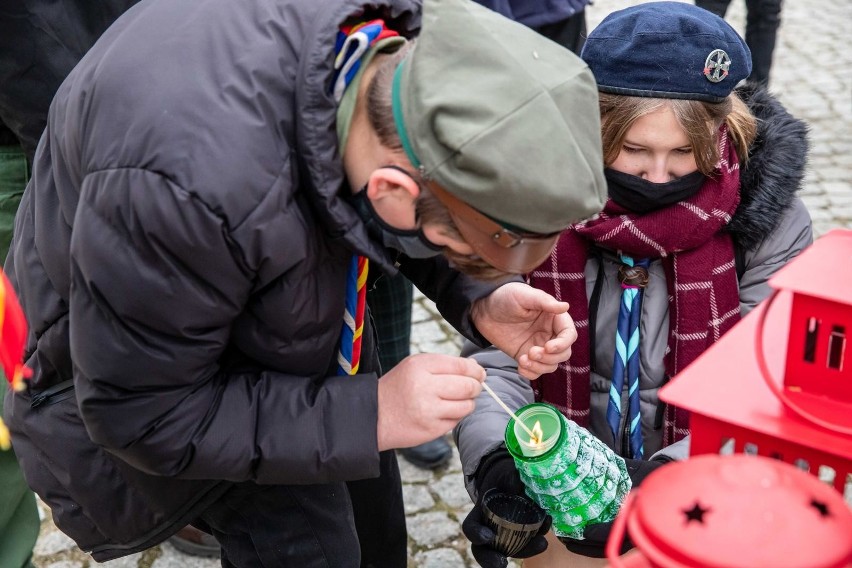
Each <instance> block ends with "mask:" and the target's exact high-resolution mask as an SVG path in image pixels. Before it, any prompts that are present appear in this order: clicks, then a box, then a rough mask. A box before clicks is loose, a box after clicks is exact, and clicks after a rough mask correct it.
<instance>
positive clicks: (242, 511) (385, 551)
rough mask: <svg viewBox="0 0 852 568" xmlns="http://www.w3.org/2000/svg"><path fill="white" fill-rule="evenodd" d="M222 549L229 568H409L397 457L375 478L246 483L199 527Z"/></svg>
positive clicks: (390, 455)
mask: <svg viewBox="0 0 852 568" xmlns="http://www.w3.org/2000/svg"><path fill="white" fill-rule="evenodd" d="M193 524H194V525H196V526H197V527H198V528H200V529H202V530H204V531H207V532H209V533H210V534H212V535H213V536H215V537H216V540H218V541H219V543H220V544H221V546H222V554H221V558H222V567H223V568H287V567H290V566H293V567H298V568H357V567H369V568H405V566H406V563H407V555H408V553H407V535H406V531H405V513H404V510H403V505H402V484H401V482H400V477H399V468H398V467H397V463H396V455H395V454H394V452H393V451H389V452H382V454H381V475H380V477H378V478H375V479H366V480H362V481H352V482H348V483H328V484H323V485H257V484H254V483H240V484H238V485H235V486H234V487H233V488H232V489H231V490H230V491H228V492H227V493H225V495H223V496H222V498H221V499H219V501H217V502H216V503H214V504H213V505H212V506H211V507H209V508H208V509H207V510H206V511H205V512H204V513H203V514H202V515H201V516H200V517H199V519H198V520H197V521H196V522H195V523H193Z"/></svg>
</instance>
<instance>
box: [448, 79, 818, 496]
mask: <svg viewBox="0 0 852 568" xmlns="http://www.w3.org/2000/svg"><path fill="white" fill-rule="evenodd" d="M737 93H738V94H739V96H740V97H741V98H742V99H743V100H744V101H745V103H746V104H747V105H748V106H749V108H750V109H751V111H752V113H753V114H754V115H755V116H756V117H757V119H758V135H757V139H756V140H755V142H754V143H753V144H752V146H751V148H749V160H748V162H747V163H746V164H745V167H744V168H743V171H742V172H741V174H740V196H741V200H740V205H739V206H738V208H737V210H736V212H735V213H734V216H733V219H732V221H731V223H730V224H729V225H728V227H727V229H728V230H729V231H730V232H731V234H732V236H733V238H734V246H735V253H736V263H737V276H738V280H739V299H740V313H741V314H742V315H746V314H747V313H748V312H749V311H751V309H752V308H754V307H755V306H756V305H757V304H758V303H760V302H761V301H762V300H763V299H765V298H766V297H767V296H768V295H769V293H770V289H769V285H768V284H767V281H768V280H769V278H770V277H771V276H772V275H773V274H774V273H775V272H776V271H778V269H780V268H781V267H782V266H784V265H785V264H786V263H787V262H789V261H790V260H791V259H792V258H794V257H795V256H796V255H798V254H799V252H801V251H802V249H804V248H805V247H806V246H808V245H809V244H811V242H812V240H813V234H812V227H811V220H810V216H809V215H808V212H807V209H805V206H804V204H803V203H802V201H801V200H800V199H799V198H797V197H796V191H798V189H799V188H800V186H801V183H802V179H803V177H804V173H805V162H806V160H807V151H808V143H807V128H806V126H805V124H804V123H803V122H802V121H801V120H797V119H795V118H793V117H792V116H790V114H789V113H788V112H787V111H786V110H785V109H784V107H782V106H781V104H780V103H779V102H778V101H777V100H776V99H774V98H773V97H772V96H770V95H769V94H768V93H767V92H766V91H764V90H758V91H755V90H753V89H751V88H747V89H738V91H737ZM596 250H597V253H598V254H592V255H590V257H589V260H588V261H587V262H586V267H585V275H586V292H587V296H588V298H589V299H590V303H594V305H595V309H594V310H593V311H592V313H590V315H589V317H590V325H589V329H594V334H595V335H594V338H593V339H594V340H593V341H592V345H593V346H594V353H592V354H591V356H592V361H593V366H592V371H591V376H590V380H591V401H590V402H591V407H590V409H591V415H590V423H589V430H590V431H591V432H592V433H593V434H595V435H596V436H597V437H598V438H599V439H600V440H601V441H603V442H604V443H606V444H609V445H610V446H611V447H612V449H613V450H615V451H616V452H619V453H620V452H621V451H622V448H621V447H620V444H618V445H615V444H613V436H612V433H611V431H610V428H609V424H608V423H607V421H606V408H607V404H608V400H609V396H610V395H609V393H610V385H611V384H612V381H611V377H612V368H613V355H614V353H615V327H616V323H617V321H618V310H619V305H620V303H621V285H620V283H619V280H618V277H617V275H618V270H619V267H620V266H621V262H620V261H619V259H618V258H617V256H616V255H615V254H614V253H613V252H612V251H607V250H604V249H600V248H598V249H596ZM648 272H649V274H650V279H649V283H648V287H647V288H646V289H645V292H644V296H643V300H642V315H641V318H642V319H641V323H640V326H641V334H642V341H641V344H640V364H639V367H640V368H639V401H640V414H641V424H642V435H643V438H644V445H645V451H646V456H648V457H650V456H651V455H652V454H653V453H654V452H657V451H658V450H660V448H661V446H662V430H661V427H662V422H663V420H662V418H663V413H662V410H663V406H662V404H661V402H660V400H659V398H658V396H657V393H658V391H659V389H660V388H661V387H662V386H663V385H664V384H665V382H666V380H667V376H666V370H665V364H664V355H665V353H666V350H667V348H668V336H669V311H668V286H667V285H666V275H665V272H664V270H663V267H662V264H661V262H660V261H659V260H655V261H653V262H651V265H650V266H649V268H648ZM593 299H594V301H593ZM471 351H473V350H471ZM476 358H477V360H478V361H479V362H480V364H482V365H483V366H484V367H486V369H487V370H488V383H489V384H490V385H491V387H492V388H493V389H494V390H495V391H497V392H498V393H500V396H501V398H502V399H503V400H504V401H506V402H507V403H509V405H510V406H512V407H513V408H520V407H521V406H523V405H524V404H527V403H529V402H532V400H533V393H532V388H531V387H530V384H529V381H526V380H524V379H519V378H518V375H517V371H516V366H515V363H514V361H513V360H512V359H510V358H508V357H507V356H505V355H503V354H502V353H499V352H496V351H495V350H493V349H489V350H486V351H482V352H480V353H478V354H477V355H476ZM623 396H624V397H625V398H624V400H623V401H622V405H623V407H624V408H626V407H627V406H626V405H627V398H626V397H627V391H626V390H625V391H624V393H623ZM626 414H627V413H625V416H624V417H623V418H622V421H623V422H622V428H623V427H624V421H626V420H627V416H626ZM505 427H506V414H505V412H504V411H503V410H502V409H501V408H499V407H498V406H497V405H496V404H495V403H494V402H493V401H492V400H491V398H490V397H488V396H481V397H480V398H479V399H478V400H477V403H476V411H475V412H474V413H473V414H471V415H469V416H467V417H466V418H464V419H463V420H462V421H461V422H460V423H459V426H458V427H457V428H456V431H455V434H456V439H457V442H458V446H459V453H460V455H461V459H462V465H463V467H464V472H465V473H466V474H467V476H472V475H473V473H474V472H475V471H476V468H477V467H478V465H479V462H480V460H481V458H482V457H483V456H485V455H487V454H488V453H489V452H491V451H493V450H494V449H495V448H496V447H497V446H499V445H500V444H501V443H502V442H503V438H502V434H501V433H502V432H503V430H504V429H505ZM687 439H688V438H687ZM674 446H677V447H674ZM663 451H664V452H665V453H667V454H668V455H669V456H670V457H674V458H680V457H684V456H685V454H686V453H687V452H688V443H687V444H675V445H673V446H672V447H669V448H666V449H664V450H663ZM467 479H470V477H467ZM468 489H469V491H471V492H472V491H473V486H472V484H470V483H469V484H468Z"/></svg>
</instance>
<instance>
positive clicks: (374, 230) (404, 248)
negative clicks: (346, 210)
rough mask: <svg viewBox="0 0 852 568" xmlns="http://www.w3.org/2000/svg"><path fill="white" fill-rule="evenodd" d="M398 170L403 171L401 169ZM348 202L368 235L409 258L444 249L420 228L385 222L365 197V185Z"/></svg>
mask: <svg viewBox="0 0 852 568" xmlns="http://www.w3.org/2000/svg"><path fill="white" fill-rule="evenodd" d="M395 169H396V168H395ZM400 171H403V172H405V171H404V170H401V169H400ZM405 173H408V172H405ZM350 202H351V203H352V206H353V207H354V208H355V211H356V212H357V213H358V216H359V217H360V218H361V221H363V222H364V226H365V227H367V232H368V233H370V236H372V237H373V238H374V239H377V240H379V241H380V242H381V243H382V244H383V245H385V246H386V247H388V248H392V249H394V250H397V251H399V252H401V253H402V254H404V255H406V256H407V257H409V258H431V257H433V256H438V255H439V254H441V252H442V251H443V250H444V249H443V247H440V246H438V245H435V244H432V243H431V242H430V241H429V239H427V238H426V235H424V234H423V231H422V230H421V229H420V228H417V229H397V228H396V227H393V226H391V225H389V224H387V223H386V222H385V221H384V220H383V219H382V218H381V216H379V214H378V213H377V212H376V210H375V208H374V207H373V204H372V203H371V202H370V198H369V197H367V186H366V185H365V186H364V187H363V188H362V189H361V191H359V192H358V193H356V194H355V195H353V196H352V198H351V200H350Z"/></svg>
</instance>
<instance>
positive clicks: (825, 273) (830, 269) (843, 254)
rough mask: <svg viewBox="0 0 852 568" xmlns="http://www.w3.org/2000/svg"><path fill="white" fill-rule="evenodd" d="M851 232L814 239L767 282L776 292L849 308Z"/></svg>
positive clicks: (851, 263)
mask: <svg viewBox="0 0 852 568" xmlns="http://www.w3.org/2000/svg"><path fill="white" fill-rule="evenodd" d="M850 282H852V231H844V230H835V231H831V232H830V233H828V234H827V235H826V236H825V237H823V238H821V239H817V240H816V241H815V242H814V244H813V245H811V246H809V247H808V248H807V249H805V250H804V251H803V252H802V254H800V255H799V256H797V257H796V259H795V260H794V261H793V262H791V263H790V264H788V265H787V266H785V267H784V268H782V269H781V270H779V271H778V273H777V274H776V275H775V276H773V277H772V278H771V279H770V280H769V285H770V286H772V287H773V288H775V289H777V290H790V291H792V292H796V293H800V294H807V295H808V296H814V297H816V298H823V299H825V300H830V301H832V302H837V303H840V304H850V305H852V292H850V290H849V285H850Z"/></svg>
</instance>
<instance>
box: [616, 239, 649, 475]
mask: <svg viewBox="0 0 852 568" xmlns="http://www.w3.org/2000/svg"><path fill="white" fill-rule="evenodd" d="M620 256H621V262H622V268H621V270H619V271H618V276H619V280H620V281H621V288H622V292H621V304H620V305H619V308H618V323H617V325H616V330H615V357H614V360H613V363H612V381H611V382H610V387H609V402H608V403H607V407H606V421H607V423H609V428H610V430H612V438H613V445H614V447H618V444H620V443H621V435H620V431H619V427H620V426H621V416H622V414H623V412H622V409H621V392H622V391H623V390H624V383H625V382H627V393H628V394H627V404H628V407H627V428H628V431H629V440H630V457H632V458H633V459H637V460H641V459H642V455H643V454H644V453H645V449H644V447H643V444H642V424H640V420H639V339H640V338H639V319H640V318H641V315H642V295H643V293H644V290H645V286H646V285H647V283H648V265H649V264H650V263H649V261H648V259H647V258H643V259H642V260H638V261H635V262H634V260H633V258H632V257H630V256H627V255H625V254H622V255H620ZM625 268H627V269H628V270H625ZM631 269H632V270H631Z"/></svg>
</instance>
